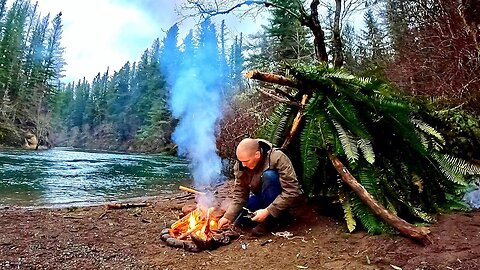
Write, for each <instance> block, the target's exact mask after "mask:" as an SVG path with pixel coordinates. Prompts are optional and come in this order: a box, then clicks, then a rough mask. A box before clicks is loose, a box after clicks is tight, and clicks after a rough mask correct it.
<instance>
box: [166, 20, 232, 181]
mask: <svg viewBox="0 0 480 270" xmlns="http://www.w3.org/2000/svg"><path fill="white" fill-rule="evenodd" d="M176 29H178V28H176ZM175 35H176V34H175ZM167 39H168V34H167V38H166V40H165V42H168V40H167ZM194 40H195V39H194V37H193V34H192V32H191V33H190V34H189V35H188V36H187V37H186V38H185V40H184V49H183V51H181V52H180V51H177V52H171V51H169V52H167V51H164V54H163V55H164V57H163V61H161V62H163V63H164V65H162V66H168V70H167V72H166V74H167V78H168V79H167V81H168V84H169V86H170V87H169V90H170V92H169V105H170V109H171V111H172V114H173V116H174V117H175V118H176V119H178V125H177V127H176V129H175V132H174V133H173V135H172V139H173V141H174V142H175V143H176V144H177V146H178V154H179V155H181V156H185V157H187V158H188V159H189V160H190V164H191V171H192V175H193V179H194V186H195V187H204V186H209V185H211V184H212V183H215V182H219V181H221V180H223V178H224V177H223V176H222V173H221V171H222V160H221V158H220V157H219V156H218V154H217V148H216V139H215V135H216V132H217V124H218V122H219V120H220V119H221V116H222V110H221V108H222V102H223V100H224V96H223V93H224V85H225V84H224V83H223V82H222V81H223V78H224V75H223V74H224V72H223V71H222V68H221V67H220V61H219V51H218V44H217V38H216V33H215V28H214V26H213V25H212V24H211V23H210V22H209V21H205V22H204V23H203V24H202V26H201V29H200V33H199V36H198V38H197V40H198V42H194ZM171 43H172V42H170V44H171ZM167 47H169V48H170V49H171V50H172V49H174V48H172V47H173V46H166V44H165V47H164V49H167ZM175 49H177V50H178V48H175ZM168 56H170V57H168ZM174 56H179V57H177V58H176V59H171V57H174ZM175 61H177V62H175Z"/></svg>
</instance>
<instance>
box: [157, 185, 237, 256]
mask: <svg viewBox="0 0 480 270" xmlns="http://www.w3.org/2000/svg"><path fill="white" fill-rule="evenodd" d="M180 189H182V190H185V191H189V192H192V193H195V194H199V193H200V192H198V191H195V190H192V189H189V188H185V187H183V188H182V187H180ZM187 209H188V208H187ZM187 211H188V210H187ZM222 214H223V211H222V210H220V209H218V208H215V207H209V208H204V207H199V206H197V207H196V208H195V209H193V210H191V211H189V212H188V213H186V214H185V215H184V216H183V217H182V218H181V219H179V220H177V221H176V222H174V223H173V224H172V225H171V226H170V228H165V229H163V230H162V232H161V233H160V234H161V236H160V238H161V239H162V240H163V241H165V243H166V244H167V245H168V246H172V247H176V248H183V249H185V250H187V251H192V252H199V251H202V250H206V249H210V250H212V249H215V248H218V247H219V246H222V245H227V244H229V243H230V242H231V241H232V240H234V239H236V238H238V237H239V234H238V233H236V232H234V231H232V230H229V229H227V230H219V228H218V220H219V218H220V217H221V216H222Z"/></svg>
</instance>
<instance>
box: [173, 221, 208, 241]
mask: <svg viewBox="0 0 480 270" xmlns="http://www.w3.org/2000/svg"><path fill="white" fill-rule="evenodd" d="M202 227H203V224H201V223H199V224H197V225H196V226H195V227H193V228H191V229H188V231H186V232H184V233H182V235H180V236H179V237H178V239H180V240H183V239H185V238H187V237H188V236H190V234H192V233H194V232H196V231H198V230H200V229H201V228H202Z"/></svg>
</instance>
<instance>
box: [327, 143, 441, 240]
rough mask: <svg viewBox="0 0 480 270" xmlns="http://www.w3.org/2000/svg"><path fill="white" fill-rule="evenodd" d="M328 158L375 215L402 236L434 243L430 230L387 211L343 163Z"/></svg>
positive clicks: (330, 154) (334, 157) (330, 156)
mask: <svg viewBox="0 0 480 270" xmlns="http://www.w3.org/2000/svg"><path fill="white" fill-rule="evenodd" d="M328 157H329V158H330V160H331V161H332V164H333V166H334V167H335V169H336V170H337V172H338V174H339V175H340V177H341V178H342V181H343V182H344V183H345V184H347V185H348V186H349V187H350V188H351V189H352V190H353V191H354V192H355V193H356V194H357V195H358V197H359V198H360V200H362V202H364V203H365V204H366V205H367V206H368V207H370V209H372V211H373V213H374V214H376V215H377V216H379V217H380V218H381V219H383V220H384V221H385V222H387V223H388V224H389V225H390V226H392V227H393V228H395V229H397V230H398V231H399V232H400V233H401V234H403V235H405V236H407V237H409V238H411V239H413V240H415V241H417V242H420V243H422V244H424V245H427V244H429V243H432V240H431V239H430V237H429V236H428V234H429V233H430V230H429V229H428V228H426V227H416V226H414V225H412V224H410V223H408V222H406V221H405V220H403V219H401V218H399V217H398V216H396V215H394V214H392V213H390V212H389V211H388V210H387V209H385V208H384V207H383V206H382V205H381V204H380V203H379V202H377V200H375V199H374V198H373V197H372V195H370V193H368V191H367V190H366V189H365V188H364V187H363V186H362V185H361V184H360V183H359V182H358V181H357V179H355V177H353V175H351V174H350V172H349V171H348V170H347V168H346V167H345V166H344V165H343V163H342V162H341V161H340V159H338V158H337V157H336V156H335V155H334V154H332V153H329V154H328Z"/></svg>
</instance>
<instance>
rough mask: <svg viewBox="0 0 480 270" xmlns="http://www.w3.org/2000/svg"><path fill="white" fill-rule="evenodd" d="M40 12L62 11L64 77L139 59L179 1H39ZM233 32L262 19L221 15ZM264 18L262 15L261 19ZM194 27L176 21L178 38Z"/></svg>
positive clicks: (248, 29) (249, 29) (254, 27)
mask: <svg viewBox="0 0 480 270" xmlns="http://www.w3.org/2000/svg"><path fill="white" fill-rule="evenodd" d="M37 1H38V5H39V7H38V8H39V11H40V12H41V15H42V16H45V15H47V14H48V13H50V18H53V17H54V16H55V15H56V14H58V13H59V12H62V22H63V35H62V40H61V44H62V46H63V47H64V48H65V51H64V59H65V62H66V66H65V67H64V68H65V72H64V75H65V77H64V78H63V79H62V81H63V82H65V83H68V82H72V81H78V80H79V79H82V78H83V77H85V78H86V79H87V80H88V81H92V79H93V78H94V77H95V75H96V74H97V73H98V72H100V73H104V72H105V71H106V70H107V68H110V71H114V70H119V69H120V68H121V67H122V66H123V65H124V64H125V63H126V62H127V61H130V62H131V63H132V62H135V61H138V60H139V59H140V57H141V55H142V53H143V52H144V51H145V50H146V49H148V48H150V46H151V45H152V43H153V41H154V40H155V39H156V38H160V40H162V39H163V37H164V36H165V33H166V31H167V30H168V29H169V28H170V27H171V26H172V25H173V24H174V23H177V22H180V21H181V20H180V18H179V16H178V15H177V12H176V10H175V7H176V6H177V5H179V4H181V3H182V2H183V0H134V1H131V0H81V1H80V0H76V1H73V0H37ZM218 19H225V21H226V25H227V27H228V29H229V31H230V34H231V35H233V36H234V35H239V34H240V32H242V33H244V34H251V33H254V32H257V31H258V30H259V29H260V23H256V22H255V21H254V20H252V19H251V18H250V19H248V20H246V19H243V20H239V19H237V18H236V17H233V16H222V17H219V18H218ZM261 19H262V18H260V20H261ZM194 27H195V22H193V21H191V20H190V21H189V20H187V21H183V22H182V23H181V24H179V28H180V38H183V37H182V35H185V34H186V33H187V32H188V31H189V30H190V29H192V28H194Z"/></svg>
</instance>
